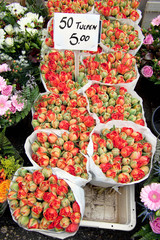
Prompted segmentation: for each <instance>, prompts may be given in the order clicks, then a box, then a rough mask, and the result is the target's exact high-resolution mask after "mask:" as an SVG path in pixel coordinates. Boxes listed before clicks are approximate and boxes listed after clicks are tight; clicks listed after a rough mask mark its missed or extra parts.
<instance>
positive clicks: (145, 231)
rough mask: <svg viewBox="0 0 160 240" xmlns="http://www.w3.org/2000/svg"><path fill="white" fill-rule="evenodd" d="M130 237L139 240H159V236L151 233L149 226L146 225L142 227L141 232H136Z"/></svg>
mask: <svg viewBox="0 0 160 240" xmlns="http://www.w3.org/2000/svg"><path fill="white" fill-rule="evenodd" d="M132 237H134V238H137V237H138V239H139V240H159V239H160V235H159V234H155V233H154V232H152V230H151V228H150V226H149V224H146V225H145V226H143V227H142V228H141V230H139V231H138V232H136V233H135V234H134V235H133V236H132Z"/></svg>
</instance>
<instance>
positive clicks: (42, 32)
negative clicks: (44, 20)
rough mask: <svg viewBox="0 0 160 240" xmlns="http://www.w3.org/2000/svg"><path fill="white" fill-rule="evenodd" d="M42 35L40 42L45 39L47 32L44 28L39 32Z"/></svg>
mask: <svg viewBox="0 0 160 240" xmlns="http://www.w3.org/2000/svg"><path fill="white" fill-rule="evenodd" d="M41 34H42V40H44V39H45V38H46V37H47V34H48V31H47V29H46V28H43V29H42V31H41Z"/></svg>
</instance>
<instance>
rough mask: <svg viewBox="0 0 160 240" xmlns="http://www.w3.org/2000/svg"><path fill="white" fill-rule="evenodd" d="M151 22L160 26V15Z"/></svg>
mask: <svg viewBox="0 0 160 240" xmlns="http://www.w3.org/2000/svg"><path fill="white" fill-rule="evenodd" d="M151 24H152V25H153V26H159V25H160V15H159V16H158V17H156V18H153V20H152V22H151Z"/></svg>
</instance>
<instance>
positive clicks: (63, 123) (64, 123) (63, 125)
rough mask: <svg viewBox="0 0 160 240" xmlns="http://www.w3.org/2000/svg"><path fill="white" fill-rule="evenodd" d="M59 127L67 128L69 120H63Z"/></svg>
mask: <svg viewBox="0 0 160 240" xmlns="http://www.w3.org/2000/svg"><path fill="white" fill-rule="evenodd" d="M59 128H60V129H64V130H68V129H69V122H68V121H67V120H63V121H61V122H60V123H59Z"/></svg>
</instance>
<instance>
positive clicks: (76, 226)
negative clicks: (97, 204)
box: [66, 223, 79, 233]
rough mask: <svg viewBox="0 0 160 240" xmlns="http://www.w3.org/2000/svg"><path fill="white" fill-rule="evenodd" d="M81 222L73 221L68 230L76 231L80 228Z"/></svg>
mask: <svg viewBox="0 0 160 240" xmlns="http://www.w3.org/2000/svg"><path fill="white" fill-rule="evenodd" d="M78 227H79V224H75V223H71V224H70V225H69V226H68V227H67V228H66V232H70V233H71V232H76V231H77V230H78Z"/></svg>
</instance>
